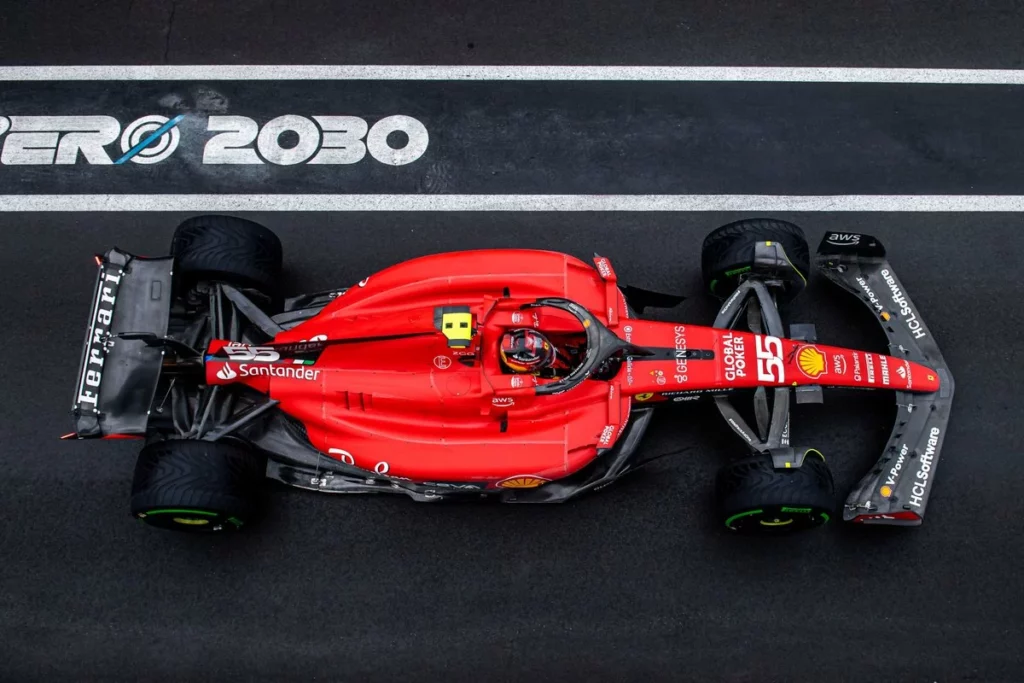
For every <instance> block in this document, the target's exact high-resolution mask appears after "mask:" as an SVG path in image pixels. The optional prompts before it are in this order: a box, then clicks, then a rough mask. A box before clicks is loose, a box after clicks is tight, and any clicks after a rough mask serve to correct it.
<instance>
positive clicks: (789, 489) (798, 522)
mask: <svg viewBox="0 0 1024 683" xmlns="http://www.w3.org/2000/svg"><path fill="white" fill-rule="evenodd" d="M716 492H717V496H718V503H719V514H720V515H721V519H722V521H723V522H724V523H725V526H726V527H728V528H729V529H732V530H733V531H739V532H742V533H747V534H758V535H775V534H780V533H788V532H793V531H801V530H804V529H811V528H814V527H817V526H821V525H822V524H825V523H826V522H828V521H829V518H830V517H831V515H832V513H833V511H834V509H835V487H834V484H833V482H832V473H831V472H829V469H828V465H826V464H825V458H824V456H822V455H821V453H819V452H818V451H816V450H813V449H811V450H809V451H807V453H806V455H805V457H804V462H803V465H801V466H800V467H796V468H792V469H776V468H775V467H774V465H773V464H772V459H771V456H769V455H766V454H758V455H755V456H753V457H750V458H744V459H742V460H738V461H736V462H733V463H730V464H729V465H726V466H725V467H723V468H722V469H721V470H719V473H718V480H717V482H716Z"/></svg>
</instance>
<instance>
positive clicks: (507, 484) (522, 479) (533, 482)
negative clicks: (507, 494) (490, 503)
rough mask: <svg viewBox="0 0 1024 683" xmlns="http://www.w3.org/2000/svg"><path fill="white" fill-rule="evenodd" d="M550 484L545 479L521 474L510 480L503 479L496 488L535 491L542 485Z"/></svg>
mask: <svg viewBox="0 0 1024 683" xmlns="http://www.w3.org/2000/svg"><path fill="white" fill-rule="evenodd" d="M547 482H548V480H547V479H545V478H544V477H535V476H533V475H532V474H521V475H517V476H515V477H509V478H508V479H502V480H501V481H499V482H498V483H497V484H496V486H497V487H498V488H499V489H535V488H537V487H538V486H540V485H541V484H546V483H547Z"/></svg>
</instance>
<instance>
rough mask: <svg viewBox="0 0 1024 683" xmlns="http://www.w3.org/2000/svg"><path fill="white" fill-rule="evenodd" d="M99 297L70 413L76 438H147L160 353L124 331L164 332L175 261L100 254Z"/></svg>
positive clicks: (114, 251)
mask: <svg viewBox="0 0 1024 683" xmlns="http://www.w3.org/2000/svg"><path fill="white" fill-rule="evenodd" d="M97 261H98V263H99V271H98V273H97V275H96V292H95V294H94V296H93V307H92V312H91V316H90V318H89V324H88V327H87V328H86V338H85V344H84V348H83V351H82V360H81V365H80V366H79V372H78V386H77V388H76V394H75V400H74V405H73V406H72V415H73V417H74V423H75V432H76V433H77V434H78V436H79V437H98V436H115V435H116V436H143V435H145V433H146V429H147V424H148V421H149V410H150V405H151V404H152V402H153V394H154V392H155V391H156V387H157V384H158V382H159V380H160V367H161V362H162V360H163V356H164V354H163V350H162V349H161V348H159V347H156V346H151V345H147V344H146V342H145V341H143V340H141V339H124V338H120V337H119V336H118V335H120V334H131V333H135V332H144V333H147V334H149V335H155V336H157V337H163V336H164V335H166V334H167V326H168V322H169V319H170V310H171V303H172V300H173V292H172V288H171V277H172V269H173V267H174V259H172V258H170V257H168V258H157V259H144V258H139V257H137V256H132V255H131V254H128V253H126V252H123V251H120V250H118V249H111V250H110V251H108V252H107V253H106V254H105V255H104V256H102V257H99V256H98V257H97Z"/></svg>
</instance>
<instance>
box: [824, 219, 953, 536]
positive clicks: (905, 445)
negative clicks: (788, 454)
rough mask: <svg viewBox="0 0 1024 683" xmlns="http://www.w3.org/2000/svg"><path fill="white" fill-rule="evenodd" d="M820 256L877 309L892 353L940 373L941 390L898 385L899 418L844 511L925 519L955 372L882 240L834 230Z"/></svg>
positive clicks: (837, 279)
mask: <svg viewBox="0 0 1024 683" xmlns="http://www.w3.org/2000/svg"><path fill="white" fill-rule="evenodd" d="M815 262H816V264H817V267H818V269H819V271H820V272H821V273H822V274H823V275H824V276H825V277H827V278H828V279H829V280H831V281H832V282H834V283H836V284H837V285H839V286H840V287H842V288H843V289H845V290H846V291H848V292H850V293H851V294H853V295H854V296H856V297H857V298H858V299H860V300H861V301H863V302H864V304H865V305H866V306H867V307H868V308H869V309H871V311H872V313H874V315H875V319H876V320H878V322H879V324H881V326H882V329H883V330H884V331H885V335H886V337H887V338H888V341H889V355H891V356H895V357H897V358H906V359H907V360H910V361H914V362H917V363H921V364H922V365H925V366H927V367H929V368H932V369H933V370H935V372H936V373H937V375H938V377H939V382H940V388H939V391H937V392H934V393H928V394H919V393H914V392H913V390H912V389H911V391H897V392H896V404H897V413H896V425H895V427H894V428H893V431H892V434H891V435H890V436H889V441H888V444H887V446H886V449H885V451H884V452H883V453H882V457H881V458H880V459H879V460H878V463H877V464H876V465H875V466H874V467H873V468H872V469H871V471H869V472H868V473H867V474H866V475H865V476H864V478H863V479H861V480H860V483H858V484H857V486H856V487H854V489H853V491H851V492H850V494H849V496H848V497H847V499H846V504H845V506H844V510H843V518H844V519H846V520H848V521H853V522H863V523H870V524H895V525H904V526H916V525H919V524H920V523H921V521H922V520H923V518H924V513H925V508H926V507H927V505H928V498H929V497H930V496H931V492H932V488H933V486H934V481H935V471H936V467H937V465H938V462H939V453H940V451H941V449H942V442H943V439H944V438H945V436H946V426H947V423H948V422H949V414H950V407H951V405H952V403H953V376H952V374H950V371H949V367H948V366H947V365H946V362H945V361H944V360H943V358H942V354H941V353H940V352H939V347H938V345H937V344H936V343H935V339H934V337H932V334H931V332H930V331H929V330H928V327H927V326H926V325H925V323H924V321H923V320H922V319H921V317H920V313H919V312H918V309H917V308H916V307H915V306H914V304H913V302H911V300H910V297H909V296H908V295H907V293H906V290H904V288H903V285H902V284H901V283H900V280H899V278H897V277H896V274H895V272H893V269H892V266H891V265H889V262H888V261H887V260H886V258H885V247H883V246H882V243H881V242H879V241H878V240H877V239H875V238H874V237H872V236H871V235H861V234H851V233H829V234H826V235H825V237H824V238H823V239H822V241H821V244H820V245H819V246H818V253H817V256H816V258H815ZM900 370H902V371H903V372H907V370H906V369H904V368H899V369H898V370H897V372H899V371H900ZM911 381H912V378H911Z"/></svg>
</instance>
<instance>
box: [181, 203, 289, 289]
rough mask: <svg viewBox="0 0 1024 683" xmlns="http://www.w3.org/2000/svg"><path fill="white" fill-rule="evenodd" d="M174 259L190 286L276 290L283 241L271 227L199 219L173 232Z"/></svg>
mask: <svg viewBox="0 0 1024 683" xmlns="http://www.w3.org/2000/svg"><path fill="white" fill-rule="evenodd" d="M171 256H173V257H174V265H175V271H176V275H177V276H178V277H179V278H181V280H182V281H184V282H185V283H186V284H188V285H192V284H195V283H196V282H198V281H201V280H220V281H224V282H228V283H229V284H232V285H236V286H242V287H254V288H256V289H258V290H259V291H261V292H263V293H265V294H271V293H273V292H274V291H275V289H276V285H277V282H278V280H279V279H280V277H281V268H282V264H283V255H282V249H281V240H279V239H278V237H277V235H275V234H274V233H273V232H272V231H271V230H270V229H269V228H265V227H263V226H262V225H260V224H259V223H254V222H253V221H247V220H245V219H244V218H235V217H234V216H196V217H195V218H189V219H188V220H186V221H185V222H183V223H182V224H181V225H179V226H178V228H177V229H176V230H175V231H174V237H172V238H171Z"/></svg>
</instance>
